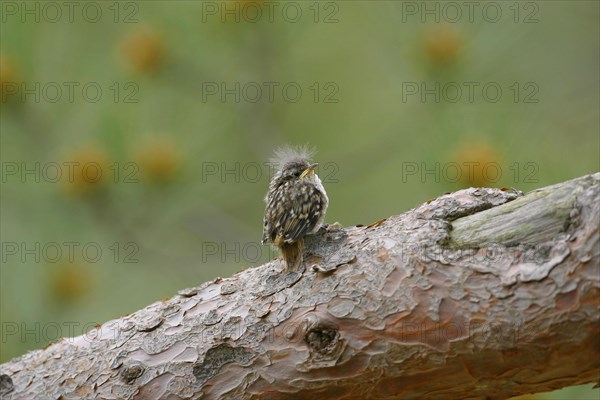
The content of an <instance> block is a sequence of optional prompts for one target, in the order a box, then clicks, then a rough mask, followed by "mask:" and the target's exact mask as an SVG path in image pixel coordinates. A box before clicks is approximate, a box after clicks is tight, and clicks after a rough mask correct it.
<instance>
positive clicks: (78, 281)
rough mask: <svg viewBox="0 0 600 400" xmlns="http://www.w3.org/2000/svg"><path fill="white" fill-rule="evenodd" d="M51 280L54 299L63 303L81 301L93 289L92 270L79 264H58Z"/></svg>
mask: <svg viewBox="0 0 600 400" xmlns="http://www.w3.org/2000/svg"><path fill="white" fill-rule="evenodd" d="M53 272H54V273H53V274H52V277H51V279H50V282H49V283H50V292H51V294H52V297H54V298H55V299H56V300H58V301H61V302H73V301H76V300H79V299H81V298H82V297H83V296H84V295H85V294H86V293H88V292H89V291H90V289H91V288H92V279H91V270H90V268H87V267H86V266H84V265H81V264H78V263H66V264H58V265H57V266H56V269H55V270H54V271H53Z"/></svg>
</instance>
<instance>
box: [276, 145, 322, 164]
mask: <svg viewBox="0 0 600 400" xmlns="http://www.w3.org/2000/svg"><path fill="white" fill-rule="evenodd" d="M315 154H316V150H315V149H314V148H310V147H308V145H306V144H305V145H303V146H290V145H285V146H282V147H280V148H278V149H277V150H275V157H273V158H271V162H272V163H273V164H274V165H275V169H276V170H277V171H281V170H282V169H283V167H284V166H285V165H286V164H290V163H297V164H303V163H306V162H308V161H309V160H310V159H312V158H313V157H314V155H315Z"/></svg>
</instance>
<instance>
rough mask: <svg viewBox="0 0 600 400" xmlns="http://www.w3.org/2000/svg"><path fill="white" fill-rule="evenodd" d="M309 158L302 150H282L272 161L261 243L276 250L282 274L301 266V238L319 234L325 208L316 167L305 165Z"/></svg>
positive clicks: (305, 149)
mask: <svg viewBox="0 0 600 400" xmlns="http://www.w3.org/2000/svg"><path fill="white" fill-rule="evenodd" d="M313 154H314V152H312V151H310V150H309V149H307V148H306V147H300V148H293V147H283V148H281V149H279V150H277V151H276V152H275V158H274V159H273V161H274V163H275V165H276V173H275V175H274V176H273V178H272V179H271V183H270V184H269V191H268V192H267V196H266V197H265V202H266V203H267V205H266V207H265V217H264V225H263V238H262V243H263V244H264V243H266V242H269V241H270V242H271V243H273V244H274V245H275V246H277V247H278V248H279V251H280V252H281V255H282V256H283V259H284V261H285V265H286V268H285V270H286V272H289V271H295V270H297V269H298V268H299V267H300V265H301V264H302V249H303V247H304V236H306V235H308V234H312V233H315V232H316V231H318V230H319V228H320V227H321V225H322V224H323V221H324V220H325V213H326V212H327V206H328V205H329V199H328V198H327V193H325V188H324V187H323V184H322V183H321V180H320V179H319V177H318V176H317V174H316V173H315V168H316V167H317V164H312V163H310V161H309V160H310V158H311V157H312V155H313Z"/></svg>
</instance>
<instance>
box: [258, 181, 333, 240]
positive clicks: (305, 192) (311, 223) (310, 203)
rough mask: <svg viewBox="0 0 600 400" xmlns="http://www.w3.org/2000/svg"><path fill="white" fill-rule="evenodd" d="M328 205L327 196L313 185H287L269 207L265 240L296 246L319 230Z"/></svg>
mask: <svg viewBox="0 0 600 400" xmlns="http://www.w3.org/2000/svg"><path fill="white" fill-rule="evenodd" d="M291 185H294V187H293V188H291V187H290V186H291ZM324 203H325V198H324V196H323V194H322V193H321V192H320V191H319V190H318V189H317V188H315V187H314V186H313V185H310V184H306V183H298V182H296V183H291V182H287V183H285V184H284V185H282V186H281V187H280V188H278V189H277V190H276V191H275V192H274V194H273V196H272V197H271V198H270V199H269V202H268V204H267V208H266V210H265V225H264V236H263V240H264V239H265V238H268V239H270V240H271V241H276V240H283V241H284V242H286V243H292V242H295V241H297V240H299V239H301V238H302V237H304V236H305V235H306V234H307V233H308V232H310V231H312V230H313V229H314V228H315V226H316V224H317V223H318V221H319V219H320V217H321V214H322V213H323V211H324V210H323V207H324Z"/></svg>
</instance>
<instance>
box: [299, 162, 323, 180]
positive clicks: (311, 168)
mask: <svg viewBox="0 0 600 400" xmlns="http://www.w3.org/2000/svg"><path fill="white" fill-rule="evenodd" d="M318 165H319V164H317V163H314V164H311V165H309V166H308V168H306V169H305V170H304V171H303V172H302V175H300V179H304V178H305V177H306V176H308V175H310V174H314V173H315V168H317V166H318Z"/></svg>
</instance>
